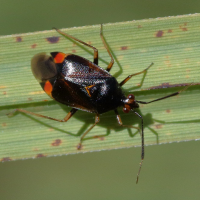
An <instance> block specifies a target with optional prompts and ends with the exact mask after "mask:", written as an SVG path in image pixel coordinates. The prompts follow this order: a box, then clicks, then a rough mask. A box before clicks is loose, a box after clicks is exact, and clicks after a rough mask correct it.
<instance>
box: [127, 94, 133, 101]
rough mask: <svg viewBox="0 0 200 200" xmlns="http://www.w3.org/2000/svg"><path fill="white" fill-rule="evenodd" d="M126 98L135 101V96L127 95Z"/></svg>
mask: <svg viewBox="0 0 200 200" xmlns="http://www.w3.org/2000/svg"><path fill="white" fill-rule="evenodd" d="M127 98H128V99H133V100H134V99H135V96H134V95H133V94H129V95H128V96H127Z"/></svg>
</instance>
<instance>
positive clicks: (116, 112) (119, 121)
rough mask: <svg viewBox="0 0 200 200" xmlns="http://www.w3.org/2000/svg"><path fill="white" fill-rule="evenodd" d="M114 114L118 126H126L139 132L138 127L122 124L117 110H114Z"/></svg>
mask: <svg viewBox="0 0 200 200" xmlns="http://www.w3.org/2000/svg"><path fill="white" fill-rule="evenodd" d="M115 114H116V117H117V122H118V124H119V125H120V126H123V127H126V128H135V129H137V130H138V131H139V132H141V131H140V128H139V127H136V126H132V125H124V124H123V123H122V120H121V117H120V115H119V113H118V111H117V110H115Z"/></svg>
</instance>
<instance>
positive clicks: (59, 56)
mask: <svg viewBox="0 0 200 200" xmlns="http://www.w3.org/2000/svg"><path fill="white" fill-rule="evenodd" d="M65 58H66V54H65V53H61V52H59V53H57V54H56V56H55V57H54V62H55V63H58V64H59V63H62V62H63V61H64V60H65Z"/></svg>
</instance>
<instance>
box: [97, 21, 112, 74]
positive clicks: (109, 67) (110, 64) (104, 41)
mask: <svg viewBox="0 0 200 200" xmlns="http://www.w3.org/2000/svg"><path fill="white" fill-rule="evenodd" d="M100 36H101V40H102V42H103V44H104V47H105V48H106V50H107V52H108V54H109V56H110V57H111V61H110V63H109V65H108V67H107V69H106V70H107V71H108V72H109V71H110V70H111V68H112V66H113V64H114V59H113V56H112V54H111V52H110V50H109V48H108V45H107V43H106V40H105V38H104V36H103V25H102V24H101V29H100Z"/></svg>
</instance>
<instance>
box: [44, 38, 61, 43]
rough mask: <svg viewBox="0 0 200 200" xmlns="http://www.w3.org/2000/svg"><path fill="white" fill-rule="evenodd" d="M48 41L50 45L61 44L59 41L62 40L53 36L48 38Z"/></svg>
mask: <svg viewBox="0 0 200 200" xmlns="http://www.w3.org/2000/svg"><path fill="white" fill-rule="evenodd" d="M46 40H47V41H48V42H49V43H52V44H53V43H57V42H59V40H60V37H57V36H53V37H48V38H46Z"/></svg>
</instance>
